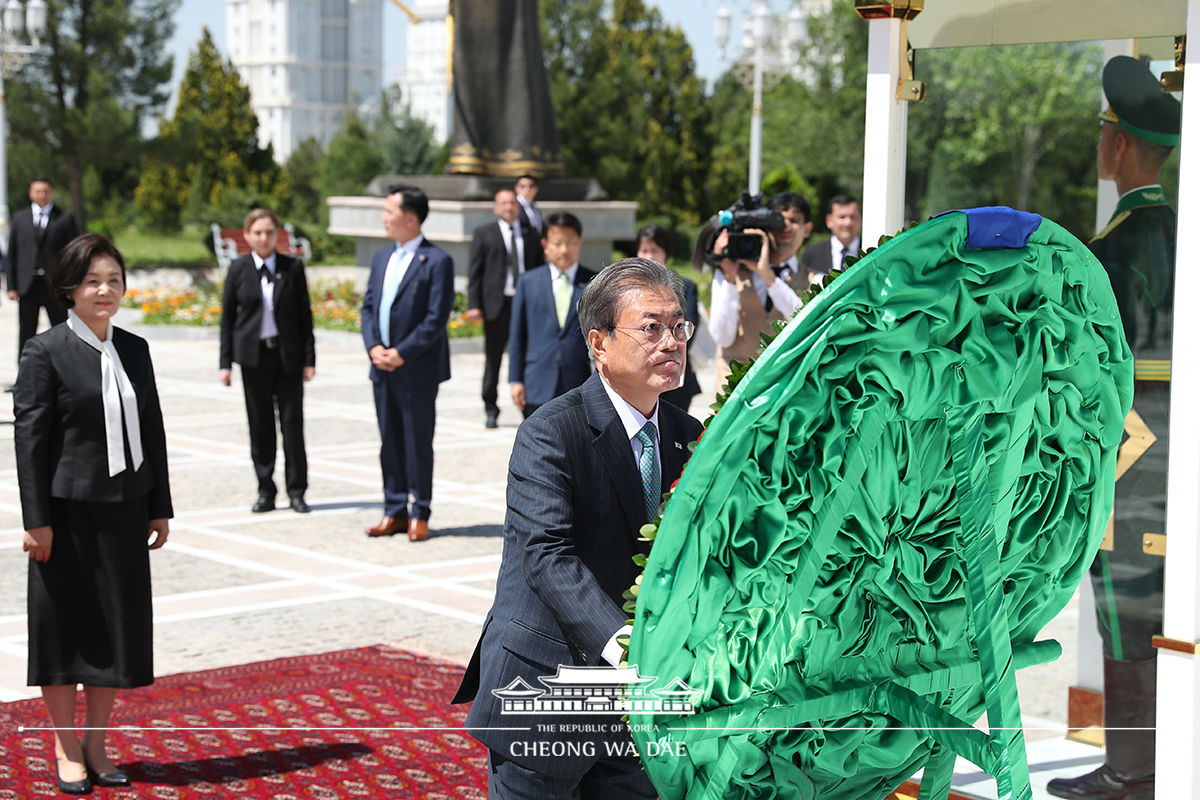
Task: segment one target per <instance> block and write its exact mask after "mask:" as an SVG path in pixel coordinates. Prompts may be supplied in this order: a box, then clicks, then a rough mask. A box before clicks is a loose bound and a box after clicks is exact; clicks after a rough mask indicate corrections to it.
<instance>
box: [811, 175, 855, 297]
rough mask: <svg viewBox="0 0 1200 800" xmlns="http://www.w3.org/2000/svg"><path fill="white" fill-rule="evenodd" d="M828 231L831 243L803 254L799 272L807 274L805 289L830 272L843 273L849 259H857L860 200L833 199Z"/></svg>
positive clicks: (817, 245) (847, 196)
mask: <svg viewBox="0 0 1200 800" xmlns="http://www.w3.org/2000/svg"><path fill="white" fill-rule="evenodd" d="M825 227H827V228H829V233H830V234H831V236H830V239H829V241H827V242H817V243H816V244H810V245H809V246H808V247H806V248H804V252H803V253H801V254H800V271H801V273H806V281H807V282H806V283H805V286H807V285H808V283H817V282H818V281H819V280H821V279H822V278H823V277H825V275H827V274H829V271H830V270H834V269H844V268H845V266H846V259H847V258H849V257H851V256H857V255H858V252H859V250H860V249H861V247H862V242H861V241H860V240H859V234H860V233H861V232H862V209H861V208H860V207H859V204H858V200H857V199H856V198H854V197H851V196H850V195H848V194H839V195H834V197H833V199H831V200H830V201H829V207H828V211H827V212H826V214H825ZM835 253H836V258H835V255H834V254H835Z"/></svg>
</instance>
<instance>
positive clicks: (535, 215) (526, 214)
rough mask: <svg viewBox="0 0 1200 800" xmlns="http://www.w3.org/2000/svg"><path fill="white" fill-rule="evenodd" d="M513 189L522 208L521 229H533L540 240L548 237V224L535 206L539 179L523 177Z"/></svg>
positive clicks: (529, 176) (518, 179) (530, 176)
mask: <svg viewBox="0 0 1200 800" xmlns="http://www.w3.org/2000/svg"><path fill="white" fill-rule="evenodd" d="M513 189H514V190H515V191H516V193H517V202H518V203H519V204H520V206H521V217H520V219H521V227H523V228H531V229H533V230H534V231H536V232H537V236H538V238H539V239H541V238H544V237H545V235H546V224H545V221H544V220H543V219H542V212H541V211H539V210H538V207H537V206H536V205H534V202H533V201H534V200H536V199H537V196H538V189H539V187H538V182H537V178H535V177H533V176H532V175H522V176H521V177H519V178H517V182H516V183H515V184H513Z"/></svg>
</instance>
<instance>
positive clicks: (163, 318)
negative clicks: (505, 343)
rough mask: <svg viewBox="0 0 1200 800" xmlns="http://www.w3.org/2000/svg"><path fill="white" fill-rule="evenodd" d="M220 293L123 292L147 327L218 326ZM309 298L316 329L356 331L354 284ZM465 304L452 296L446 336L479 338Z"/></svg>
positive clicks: (326, 285)
mask: <svg viewBox="0 0 1200 800" xmlns="http://www.w3.org/2000/svg"><path fill="white" fill-rule="evenodd" d="M221 294H222V288H221V286H219V285H213V284H207V285H199V286H193V287H192V288H189V289H175V288H170V287H160V288H157V289H140V290H139V289H130V290H129V291H127V292H126V293H125V301H124V305H125V306H126V307H127V308H137V309H141V312H142V321H143V322H145V323H147V324H150V325H220V324H221ZM309 298H310V300H311V302H312V312H313V325H314V326H315V327H317V328H326V329H329V330H336V331H353V332H357V331H358V330H359V328H360V326H361V322H362V318H361V311H360V309H361V308H362V295H361V294H360V293H359V292H357V291H355V289H354V283H353V281H330V280H325V281H317V282H316V283H313V284H311V285H310V286H309ZM464 305H465V298H460V297H455V312H454V313H452V314H451V315H450V321H449V323H447V325H446V333H447V334H449V335H450V336H451V337H452V338H458V337H469V336H482V335H483V325H482V324H480V323H477V322H470V321H468V320H467V318H466V314H465V313H464V312H463V310H462V309H461V308H460V307H461V306H464Z"/></svg>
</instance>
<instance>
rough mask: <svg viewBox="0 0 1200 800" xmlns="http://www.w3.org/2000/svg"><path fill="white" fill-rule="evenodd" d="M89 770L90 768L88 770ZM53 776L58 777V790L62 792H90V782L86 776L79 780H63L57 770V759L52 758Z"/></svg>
mask: <svg viewBox="0 0 1200 800" xmlns="http://www.w3.org/2000/svg"><path fill="white" fill-rule="evenodd" d="M88 771H89V772H91V770H88ZM54 777H55V778H57V779H58V790H59V791H60V792H62V793H63V794H91V793H92V782H91V781H90V780H88V779H87V778H84V779H83V780H81V781H64V780H63V779H62V773H61V772H59V771H58V759H55V760H54Z"/></svg>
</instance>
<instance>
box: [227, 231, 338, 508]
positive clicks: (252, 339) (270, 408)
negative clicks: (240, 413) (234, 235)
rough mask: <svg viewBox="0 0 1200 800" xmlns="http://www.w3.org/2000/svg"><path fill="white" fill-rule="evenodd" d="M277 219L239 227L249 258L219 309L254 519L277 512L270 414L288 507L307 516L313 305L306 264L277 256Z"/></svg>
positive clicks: (234, 267) (233, 272) (233, 275)
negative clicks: (238, 379)
mask: <svg viewBox="0 0 1200 800" xmlns="http://www.w3.org/2000/svg"><path fill="white" fill-rule="evenodd" d="M279 227H280V226H279V218H278V217H277V216H275V213H274V212H273V211H269V210H267V209H265V208H256V209H254V210H253V211H251V212H250V213H249V214H247V215H246V221H245V224H244V225H243V226H242V230H243V232H244V233H245V234H246V241H247V242H248V243H249V244H250V249H251V251H252V252H250V253H248V254H247V255H244V256H241V257H239V258H237V259H235V260H234V262H233V263H232V264H230V265H229V273H228V274H227V275H226V276H225V298H224V302H223V304H222V308H221V371H220V373H219V377H220V380H221V383H223V384H225V385H226V386H229V384H230V380H231V374H232V373H231V370H232V367H233V362H234V361H236V362H237V363H239V364H241V365H242V390H243V392H244V393H245V396H246V418H247V421H248V423H249V427H250V460H251V461H253V462H254V472H255V474H256V475H257V476H258V499H257V500H256V501H255V502H254V505H253V506H252V507H251V509H250V510H251V511H254V512H263V511H273V510H274V509H275V479H274V477H273V476H274V473H275V408H276V406H278V408H279V428H280V430H281V432H282V433H283V458H284V478H285V480H286V482H287V493H288V499H289V502H288V505H289V506H291V508H292V510H293V511H297V512H299V513H301V514H307V513H308V512H309V507H308V504H307V503H306V502H304V492H305V491H306V490H307V489H308V457H307V456H306V455H305V452H304V383H305V382H306V381H311V380H312V379H313V376H314V375H316V372H317V368H316V363H317V354H316V345H315V340H314V338H313V320H312V304H311V302H310V301H309V298H308V282H307V281H306V280H305V277H304V263H303V262H301V261H300V260H299V259H296V258H292V257H291V256H285V255H283V254H281V253H276V252H275V242H276V239H277V238H278V236H279Z"/></svg>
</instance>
